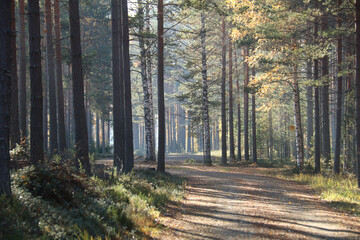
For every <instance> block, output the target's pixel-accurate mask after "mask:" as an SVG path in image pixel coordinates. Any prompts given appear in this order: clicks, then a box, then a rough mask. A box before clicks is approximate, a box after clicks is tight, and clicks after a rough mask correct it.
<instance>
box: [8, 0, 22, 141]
mask: <svg viewBox="0 0 360 240" xmlns="http://www.w3.org/2000/svg"><path fill="white" fill-rule="evenodd" d="M9 1H10V0H9ZM10 90H11V102H10V148H14V147H15V146H16V144H17V143H20V131H19V100H18V97H19V94H18V76H17V62H16V18H15V0H11V89H10Z"/></svg>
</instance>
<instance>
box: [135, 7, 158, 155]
mask: <svg viewBox="0 0 360 240" xmlns="http://www.w3.org/2000/svg"><path fill="white" fill-rule="evenodd" d="M138 18H139V46H140V62H141V80H142V85H143V92H144V122H145V134H146V161H151V162H154V161H156V156H155V148H154V137H155V136H154V135H153V133H154V131H153V119H152V109H151V108H152V103H151V96H150V92H152V90H150V89H149V82H151V79H148V77H149V75H148V74H147V72H146V70H147V65H146V64H147V61H146V57H147V51H146V49H145V40H144V30H145V29H144V22H145V19H144V8H143V2H142V0H138ZM150 77H151V76H150Z"/></svg>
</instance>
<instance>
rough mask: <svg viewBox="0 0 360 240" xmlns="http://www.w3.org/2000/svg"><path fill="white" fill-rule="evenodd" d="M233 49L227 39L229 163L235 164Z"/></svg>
mask: <svg viewBox="0 0 360 240" xmlns="http://www.w3.org/2000/svg"><path fill="white" fill-rule="evenodd" d="M232 52H233V49H232V42H231V40H230V39H229V135H230V139H229V140H230V141H229V147H230V161H231V162H235V140H234V101H233V54H232Z"/></svg>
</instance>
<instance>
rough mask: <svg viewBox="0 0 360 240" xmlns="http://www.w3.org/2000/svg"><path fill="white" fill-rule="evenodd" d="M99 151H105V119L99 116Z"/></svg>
mask: <svg viewBox="0 0 360 240" xmlns="http://www.w3.org/2000/svg"><path fill="white" fill-rule="evenodd" d="M101 153H102V154H104V153H105V119H104V117H102V118H101Z"/></svg>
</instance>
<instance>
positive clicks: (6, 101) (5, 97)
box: [0, 1, 13, 197]
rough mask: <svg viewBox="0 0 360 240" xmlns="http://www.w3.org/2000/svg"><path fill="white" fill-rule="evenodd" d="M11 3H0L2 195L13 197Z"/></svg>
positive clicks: (0, 149) (0, 158)
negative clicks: (11, 170) (11, 150)
mask: <svg viewBox="0 0 360 240" xmlns="http://www.w3.org/2000/svg"><path fill="white" fill-rule="evenodd" d="M12 4H13V3H11V2H10V1H1V2H0V194H7V195H8V196H9V197H10V196H11V181H10V166H9V165H10V155H9V145H10V144H9V140H10V139H9V134H10V129H9V124H10V105H11V85H12V83H11V81H12V79H11V72H12V66H11V64H12V57H13V56H12V51H11V47H12V42H11V41H12V26H11V24H12V23H11V21H12V20H13V19H12V16H11V8H12Z"/></svg>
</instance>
